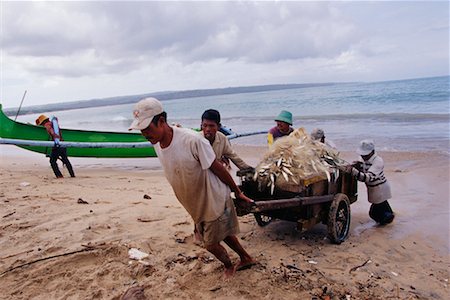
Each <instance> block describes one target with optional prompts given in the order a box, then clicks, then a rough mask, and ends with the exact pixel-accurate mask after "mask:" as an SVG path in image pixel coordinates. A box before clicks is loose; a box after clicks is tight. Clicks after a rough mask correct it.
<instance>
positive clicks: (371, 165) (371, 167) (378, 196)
mask: <svg viewBox="0 0 450 300" xmlns="http://www.w3.org/2000/svg"><path fill="white" fill-rule="evenodd" d="M356 153H358V154H359V155H360V156H361V158H362V161H360V162H358V163H356V164H354V165H353V166H352V165H350V166H347V167H346V168H345V170H344V171H345V172H347V173H351V174H352V175H353V176H355V177H356V179H357V180H359V181H362V182H364V183H365V184H366V187H367V199H368V200H369V202H370V203H372V205H371V206H370V211H369V215H370V217H371V218H372V219H373V220H375V221H376V222H377V223H379V224H380V225H385V224H389V223H391V222H392V221H393V220H394V217H395V215H394V212H393V211H392V208H391V206H390V205H389V202H388V199H390V198H391V197H392V194H391V187H390V185H389V182H388V181H387V179H386V177H385V176H384V161H383V159H382V158H381V157H380V156H379V155H377V153H376V152H375V144H374V142H373V141H372V140H362V141H361V142H360V144H359V147H358V148H357V149H356Z"/></svg>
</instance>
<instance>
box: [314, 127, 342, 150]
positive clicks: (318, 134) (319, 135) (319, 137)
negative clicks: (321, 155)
mask: <svg viewBox="0 0 450 300" xmlns="http://www.w3.org/2000/svg"><path fill="white" fill-rule="evenodd" d="M311 139H312V140H313V141H319V142H321V143H322V144H325V145H327V146H328V147H330V148H332V149H336V145H335V144H334V143H333V142H332V141H330V140H328V139H327V140H325V132H324V131H323V129H322V128H314V129H313V130H312V131H311Z"/></svg>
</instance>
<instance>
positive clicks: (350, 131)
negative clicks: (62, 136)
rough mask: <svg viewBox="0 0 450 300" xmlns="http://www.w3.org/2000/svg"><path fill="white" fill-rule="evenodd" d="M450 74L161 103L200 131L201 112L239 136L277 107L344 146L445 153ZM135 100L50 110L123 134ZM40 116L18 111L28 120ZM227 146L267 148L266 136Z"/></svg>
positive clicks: (267, 121) (67, 123) (264, 125)
mask: <svg viewBox="0 0 450 300" xmlns="http://www.w3.org/2000/svg"><path fill="white" fill-rule="evenodd" d="M449 80H450V77H448V76H444V77H433V78H420V79H409V80H399V81H385V82H372V83H345V84H336V85H329V86H318V87H308V88H297V89H287V90H277V91H264V92H254V93H241V94H231V95H219V96H208V97H196V98H183V99H176V100H165V101H163V105H164V109H165V110H166V111H167V113H168V121H169V122H170V123H179V124H181V125H182V126H184V127H193V128H198V127H199V125H200V117H201V115H202V113H203V111H204V110H206V109H209V108H214V109H217V110H219V111H220V113H221V116H222V124H223V125H224V126H226V127H229V128H231V129H232V130H233V131H235V132H236V133H246V132H253V131H266V130H268V129H270V128H271V127H273V126H275V121H274V118H275V116H276V115H277V114H278V113H279V112H280V111H281V110H288V111H290V112H292V114H293V119H294V122H293V123H294V124H293V127H294V128H299V127H303V128H305V129H306V131H307V132H311V130H312V129H313V128H316V127H319V128H322V129H323V130H324V131H325V135H326V138H328V139H330V140H332V141H333V142H334V143H335V144H336V145H337V147H338V148H339V149H341V150H343V151H352V150H354V149H355V148H356V147H357V145H358V142H359V141H360V140H361V139H366V138H370V139H373V140H374V141H375V144H376V147H377V149H379V150H385V151H430V150H435V151H439V152H443V153H447V154H448V153H449V132H450V128H449V126H450V125H449V124H450V87H449V82H450V81H449ZM133 106H134V104H125V105H115V106H107V107H95V108H85V109H74V110H69V111H55V112H48V113H46V114H48V115H56V116H57V117H58V119H59V122H60V124H61V127H62V128H73V129H85V130H104V131H127V129H128V126H129V125H130V123H131V122H132V110H133ZM36 117H37V115H24V116H19V118H18V121H22V122H30V123H33V122H34V120H35V119H36ZM232 143H238V144H249V145H265V144H266V136H265V135H256V136H250V137H242V138H238V139H235V140H233V141H232Z"/></svg>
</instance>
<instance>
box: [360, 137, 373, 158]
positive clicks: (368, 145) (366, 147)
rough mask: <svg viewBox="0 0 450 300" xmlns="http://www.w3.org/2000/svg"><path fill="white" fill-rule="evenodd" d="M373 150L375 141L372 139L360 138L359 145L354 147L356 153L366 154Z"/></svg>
mask: <svg viewBox="0 0 450 300" xmlns="http://www.w3.org/2000/svg"><path fill="white" fill-rule="evenodd" d="M373 150H375V143H374V142H373V141H372V140H362V141H361V142H360V143H359V147H358V148H356V153H358V154H359V155H367V154H369V153H370V152H372V151H373Z"/></svg>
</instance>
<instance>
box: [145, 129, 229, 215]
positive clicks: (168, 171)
mask: <svg viewBox="0 0 450 300" xmlns="http://www.w3.org/2000/svg"><path fill="white" fill-rule="evenodd" d="M172 129H173V138H172V142H171V143H170V145H169V146H168V147H166V148H164V149H161V146H160V144H159V143H158V144H156V145H154V146H155V150H156V154H157V155H158V158H159V160H160V162H161V165H162V167H163V169H164V173H165V175H166V178H167V180H168V181H169V183H170V184H171V185H172V188H173V191H174V192H175V195H176V196H177V198H178V201H180V203H181V204H182V205H183V206H184V208H185V209H186V210H187V211H188V213H189V214H190V215H191V217H192V219H193V220H194V222H195V223H200V222H203V221H207V222H209V221H214V220H216V219H217V218H218V217H220V216H221V215H222V214H223V211H224V209H225V201H226V200H227V199H229V198H230V193H231V190H230V188H229V187H228V186H227V185H226V184H225V183H223V182H222V181H221V180H220V179H219V178H218V177H217V176H216V175H214V173H213V172H212V171H211V170H209V168H210V167H211V164H212V163H213V162H214V160H215V159H216V155H215V154H214V151H213V149H212V147H211V145H210V144H209V142H208V140H207V139H205V138H204V137H203V136H201V135H200V134H198V133H196V132H195V131H193V130H191V129H186V128H177V127H172Z"/></svg>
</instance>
